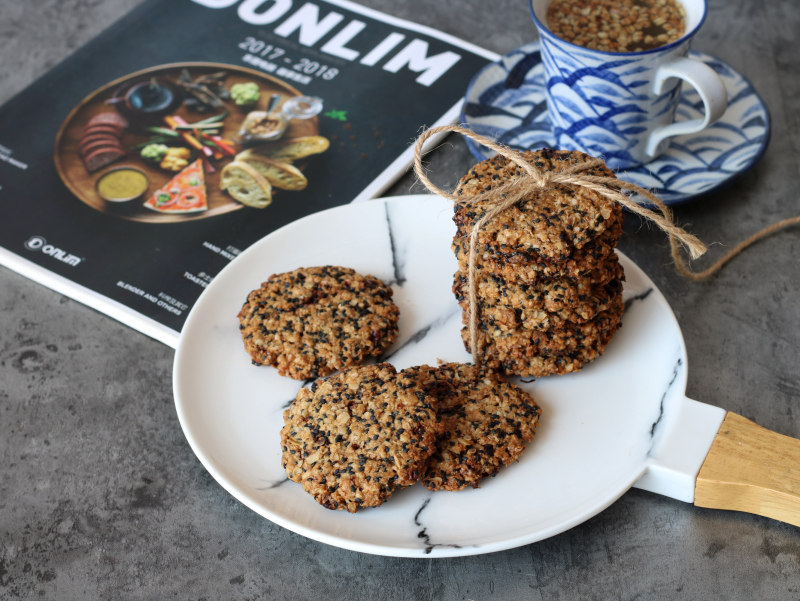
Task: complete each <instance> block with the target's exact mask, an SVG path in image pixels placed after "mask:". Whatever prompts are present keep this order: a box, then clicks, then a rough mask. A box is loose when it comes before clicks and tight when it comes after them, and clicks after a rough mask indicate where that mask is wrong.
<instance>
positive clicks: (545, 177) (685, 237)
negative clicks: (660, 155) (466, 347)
mask: <svg viewBox="0 0 800 601" xmlns="http://www.w3.org/2000/svg"><path fill="white" fill-rule="evenodd" d="M441 133H458V134H461V135H462V136H465V137H467V138H470V139H471V140H474V141H475V142H477V143H479V144H481V145H483V146H486V147H487V148H491V149H492V150H494V151H495V152H497V153H498V154H500V155H502V156H504V157H505V158H506V159H508V160H509V161H513V162H514V163H516V164H517V165H519V167H521V168H522V169H523V171H524V175H521V176H520V177H517V178H513V179H510V180H509V181H507V182H506V183H504V184H502V185H500V186H498V187H496V188H494V189H492V190H489V191H487V192H484V193H482V194H477V195H474V196H469V197H462V196H458V195H456V194H452V193H450V192H446V191H445V190H442V189H441V188H439V187H438V186H436V184H434V183H433V182H432V181H431V180H430V179H429V178H428V176H427V174H426V173H425V170H424V169H423V167H422V147H423V145H424V144H425V142H426V141H427V140H428V139H429V138H431V137H432V136H435V135H437V134H441ZM604 164H605V163H604V162H603V161H602V160H600V159H590V160H587V161H584V162H582V163H579V164H576V165H572V166H569V167H567V168H564V169H561V170H559V171H542V170H541V169H539V168H538V167H536V166H535V165H531V164H530V163H529V162H528V161H526V160H525V158H524V156H523V155H522V153H520V152H518V151H516V150H513V149H511V148H508V147H507V146H504V145H502V144H498V143H497V142H495V141H493V140H491V139H489V138H487V137H485V136H481V135H479V134H476V133H475V132H473V131H472V130H470V129H467V128H465V127H461V126H459V125H444V126H440V127H433V128H431V129H428V130H426V131H424V132H423V133H422V134H421V135H420V136H419V138H418V139H417V142H416V144H415V146H414V171H416V174H417V177H419V179H420V181H421V182H422V183H423V184H424V185H425V187H426V188H428V190H430V191H431V192H433V193H434V194H437V195H438V196H442V197H444V198H447V199H449V200H451V201H453V202H456V201H459V202H462V203H468V204H474V203H478V202H482V201H487V200H488V201H491V202H493V203H494V205H493V206H492V207H491V208H490V209H489V210H488V211H487V212H486V213H485V214H484V215H483V216H482V217H481V218H480V219H479V220H478V221H477V222H476V223H475V225H474V226H473V227H472V230H471V231H470V235H469V255H468V263H467V265H468V271H467V288H468V295H467V298H468V302H469V311H468V325H469V340H470V349H471V350H472V355H473V359H474V361H475V363H476V364H479V363H480V356H481V353H480V345H479V340H478V314H477V305H478V294H477V286H476V274H475V265H476V260H477V246H478V245H477V241H478V232H479V231H480V230H481V228H482V227H483V226H484V225H485V224H486V223H487V222H488V221H490V220H491V219H492V218H494V217H495V216H496V215H498V214H499V213H501V212H503V211H505V210H506V209H508V208H509V207H511V206H513V205H514V204H515V203H517V202H519V201H520V200H523V199H525V198H529V197H530V196H531V195H534V194H538V193H540V192H541V191H543V190H547V189H551V188H553V187H555V186H556V185H569V186H580V187H582V188H587V189H589V190H592V191H594V192H596V193H597V194H599V195H601V196H603V197H604V198H607V199H609V200H611V201H613V202H616V203H619V204H620V205H622V206H623V207H625V208H626V209H628V210H629V211H630V212H631V213H634V214H635V215H639V216H640V217H644V218H645V219H647V220H648V221H651V222H652V223H654V224H656V225H657V226H658V227H659V228H660V229H661V230H662V231H663V232H664V233H665V234H666V235H667V238H668V240H669V244H670V250H671V254H672V260H673V261H674V262H675V266H676V268H677V270H678V272H679V273H681V275H683V276H684V277H686V278H688V279H690V280H693V281H700V280H705V279H707V278H709V277H711V276H712V275H714V274H715V273H717V272H718V271H719V270H720V269H721V268H722V266H723V265H725V264H726V263H727V262H728V261H730V260H731V259H732V258H734V257H735V256H736V255H738V254H739V253H741V252H742V251H743V250H744V249H745V248H747V247H748V246H750V245H752V244H754V243H755V242H758V241H759V240H761V239H762V238H765V237H767V236H769V235H771V234H773V233H775V232H777V231H778V230H781V229H783V228H786V227H789V226H791V225H795V224H800V216H798V217H793V218H791V219H785V220H783V221H780V222H778V223H775V224H773V225H771V226H769V227H767V228H764V229H763V230H761V231H760V232H758V233H756V234H754V235H752V236H750V237H749V238H748V239H747V240H744V241H743V242H741V243H739V244H737V245H736V246H735V247H734V248H733V249H731V250H730V251H729V252H728V253H726V254H725V255H724V256H723V257H722V258H721V259H719V260H717V261H716V262H715V263H714V264H713V265H711V267H709V268H708V269H704V270H703V271H693V270H692V269H691V268H689V266H688V265H687V264H686V262H685V261H684V259H683V255H682V254H681V247H684V248H685V249H686V251H688V253H689V255H690V256H691V257H692V258H693V259H696V258H698V257H700V256H702V255H703V254H704V253H705V252H706V246H705V245H704V244H703V243H702V242H701V241H700V240H699V239H698V238H697V237H696V236H694V235H692V234H689V233H688V232H686V231H684V230H683V229H681V228H680V227H678V226H677V225H675V222H674V221H673V219H672V212H671V211H670V209H669V208H668V207H667V206H666V205H665V204H664V203H663V202H662V201H661V200H660V199H659V198H658V197H657V196H655V195H654V194H653V193H651V192H650V191H648V190H645V189H644V188H641V187H639V186H637V185H635V184H631V183H629V182H624V181H621V180H619V179H617V178H614V177H603V176H596V175H588V174H587V173H585V172H586V171H588V170H590V169H592V168H594V167H597V166H601V165H604ZM622 190H630V191H631V192H635V193H636V194H639V195H640V196H642V197H644V198H645V199H647V200H648V201H649V202H650V203H651V204H652V205H653V206H654V207H656V209H658V212H655V211H653V210H651V209H649V208H647V207H645V206H642V205H641V204H639V203H637V202H635V201H633V200H631V198H630V197H629V196H628V195H627V194H625V193H623V191H622Z"/></svg>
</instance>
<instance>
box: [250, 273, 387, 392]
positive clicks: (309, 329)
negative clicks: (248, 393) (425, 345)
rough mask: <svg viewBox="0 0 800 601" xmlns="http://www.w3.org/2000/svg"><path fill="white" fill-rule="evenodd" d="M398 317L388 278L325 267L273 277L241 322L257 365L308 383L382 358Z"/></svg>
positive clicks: (258, 291)
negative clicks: (273, 368) (368, 360)
mask: <svg viewBox="0 0 800 601" xmlns="http://www.w3.org/2000/svg"><path fill="white" fill-rule="evenodd" d="M399 314H400V311H399V309H398V308H397V305H395V304H394V302H393V301H392V288H391V287H390V286H388V285H387V284H385V283H384V282H383V281H381V280H379V279H378V278H376V277H373V276H371V275H361V274H359V273H357V272H356V271H354V270H353V269H350V268H347V267H338V266H331V265H326V266H321V267H302V268H299V269H295V270H294V271H289V272H286V273H280V274H275V275H272V276H270V278H269V279H268V280H267V281H266V282H264V283H263V284H262V285H261V287H260V288H257V289H255V290H253V291H252V292H250V294H249V295H248V297H247V300H246V301H245V303H244V305H243V306H242V309H241V311H240V312H239V316H238V317H239V329H240V332H241V335H242V340H243V341H244V347H245V350H246V351H247V353H248V354H249V355H250V358H251V360H252V362H253V363H254V364H256V365H272V366H274V367H276V368H277V369H278V373H279V374H281V375H282V376H289V377H292V378H295V379H300V380H304V379H307V378H316V377H319V376H325V375H328V374H331V373H333V372H335V371H337V370H340V369H344V368H346V367H349V366H352V365H358V364H360V363H362V362H363V361H365V360H366V359H368V358H371V357H377V356H378V355H380V354H381V353H382V352H383V351H384V350H386V349H387V348H388V347H389V346H390V345H391V344H392V342H394V340H395V339H396V338H397V321H398V318H399Z"/></svg>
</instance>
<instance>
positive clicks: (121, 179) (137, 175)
mask: <svg viewBox="0 0 800 601" xmlns="http://www.w3.org/2000/svg"><path fill="white" fill-rule="evenodd" d="M149 186H150V180H149V179H148V178H147V175H145V173H144V172H143V171H141V170H139V169H136V168H135V167H125V166H123V167H117V168H116V169H112V170H111V171H108V172H106V173H104V174H103V175H102V176H100V179H98V180H97V183H96V184H95V189H96V190H97V194H98V196H100V198H102V199H103V200H105V201H107V202H130V201H131V200H136V199H138V198H141V197H142V196H144V193H145V192H147V188H148V187H149Z"/></svg>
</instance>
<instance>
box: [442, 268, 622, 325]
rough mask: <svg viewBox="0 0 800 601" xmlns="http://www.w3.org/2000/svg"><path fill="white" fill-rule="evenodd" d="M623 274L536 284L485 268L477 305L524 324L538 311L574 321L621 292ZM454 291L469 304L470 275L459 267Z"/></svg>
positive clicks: (591, 313) (607, 305)
mask: <svg viewBox="0 0 800 601" xmlns="http://www.w3.org/2000/svg"><path fill="white" fill-rule="evenodd" d="M623 279H624V274H623V272H622V270H621V268H620V272H619V274H618V275H617V277H612V279H611V280H609V281H606V282H604V283H602V284H595V283H594V281H593V279H592V278H591V277H580V278H553V279H549V280H542V281H539V282H536V283H533V284H528V283H526V282H517V281H508V280H505V279H503V278H501V277H499V276H495V275H490V274H488V273H487V272H485V271H480V272H477V278H476V290H475V292H476V295H477V300H478V308H479V310H480V311H481V312H482V313H483V314H487V313H495V314H498V315H499V314H503V313H510V317H513V316H516V318H515V319H511V318H510V317H509V318H508V319H505V320H502V319H501V321H506V322H507V323H508V324H509V326H510V325H512V324H516V325H518V326H519V325H523V324H524V322H527V321H529V320H531V319H533V318H534V316H535V314H539V313H543V312H544V313H555V314H557V315H559V316H560V317H562V318H563V319H569V320H571V321H587V320H589V319H591V318H592V317H594V316H595V315H597V314H598V313H600V312H602V311H606V310H608V309H610V308H611V305H612V303H614V302H615V300H616V299H618V298H621V295H622V281H623ZM452 289H453V294H454V295H455V297H456V300H457V301H458V303H459V305H461V308H462V309H464V311H467V310H468V307H469V301H468V296H469V285H468V281H467V275H466V274H465V273H463V272H462V271H460V270H459V271H456V273H455V275H454V276H453V288H452Z"/></svg>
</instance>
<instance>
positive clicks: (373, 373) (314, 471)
mask: <svg viewBox="0 0 800 601" xmlns="http://www.w3.org/2000/svg"><path fill="white" fill-rule="evenodd" d="M283 421H284V426H283V428H282V429H281V449H282V462H283V467H284V469H285V470H286V474H287V476H288V477H289V479H290V480H293V481H294V482H299V483H300V484H302V486H303V490H305V491H306V492H308V493H309V494H311V495H312V496H313V497H314V499H316V500H317V502H318V503H320V504H321V505H323V506H325V507H327V508H329V509H346V510H347V511H350V512H354V511H356V510H358V509H360V508H363V507H375V506H377V505H380V504H382V503H383V502H384V501H385V500H386V499H388V498H389V497H390V496H391V495H392V493H393V492H394V491H395V489H397V488H398V487H402V486H408V485H410V484H413V483H414V482H416V481H417V480H418V479H419V477H420V476H421V475H422V473H423V471H424V469H425V465H426V462H427V460H428V458H429V456H430V455H431V454H432V453H433V452H434V449H435V445H436V438H437V436H438V434H439V422H438V418H437V415H436V407H435V400H434V399H433V398H431V397H430V396H428V395H426V394H424V393H423V392H422V391H421V390H420V389H419V387H417V386H416V383H415V381H414V380H413V379H412V378H411V377H409V376H408V375H403V374H398V373H397V372H396V371H395V369H394V367H392V366H391V365H389V364H388V363H380V364H377V365H366V366H359V367H353V368H350V369H347V370H345V371H342V372H339V373H337V374H334V375H333V376H330V377H329V378H328V379H325V380H317V381H316V382H314V384H312V385H311V387H310V388H303V389H301V390H300V392H299V393H298V394H297V397H296V398H295V400H294V401H292V403H291V404H290V405H289V407H288V409H286V411H285V412H284V414H283Z"/></svg>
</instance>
